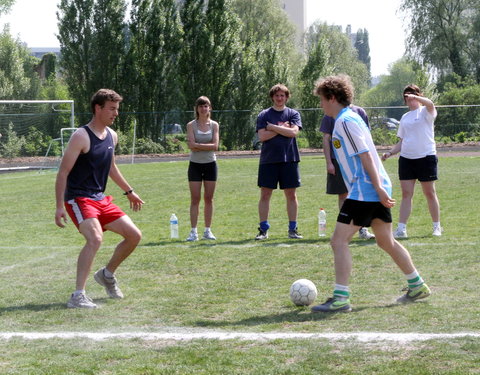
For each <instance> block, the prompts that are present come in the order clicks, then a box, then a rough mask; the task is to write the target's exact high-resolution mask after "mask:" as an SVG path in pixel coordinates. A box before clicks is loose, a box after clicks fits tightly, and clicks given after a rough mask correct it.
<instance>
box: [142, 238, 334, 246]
mask: <svg viewBox="0 0 480 375" xmlns="http://www.w3.org/2000/svg"><path fill="white" fill-rule="evenodd" d="M329 242H330V239H329V238H327V237H326V238H319V239H313V238H311V239H301V240H288V239H271V240H263V241H255V240H254V239H252V238H247V239H241V240H231V241H221V240H217V241H209V240H199V241H195V242H187V241H181V240H180V241H179V240H161V241H157V242H147V243H142V244H141V245H140V246H145V247H154V246H172V245H184V246H191V247H211V246H222V245H225V246H233V245H236V246H239V245H244V246H245V245H252V247H254V246H255V247H256V246H258V247H275V246H294V245H301V244H319V243H325V244H328V243H329Z"/></svg>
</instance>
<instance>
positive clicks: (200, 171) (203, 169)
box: [188, 161, 218, 181]
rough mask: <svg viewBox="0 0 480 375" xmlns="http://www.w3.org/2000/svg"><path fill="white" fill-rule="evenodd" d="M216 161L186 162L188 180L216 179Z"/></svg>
mask: <svg viewBox="0 0 480 375" xmlns="http://www.w3.org/2000/svg"><path fill="white" fill-rule="evenodd" d="M217 175H218V168H217V162H216V161H212V162H211V163H195V162H193V161H191V162H190V164H188V181H217Z"/></svg>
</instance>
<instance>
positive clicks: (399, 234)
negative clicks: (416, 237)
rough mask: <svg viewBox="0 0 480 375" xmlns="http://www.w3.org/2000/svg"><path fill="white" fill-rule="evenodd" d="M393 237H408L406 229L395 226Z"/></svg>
mask: <svg viewBox="0 0 480 375" xmlns="http://www.w3.org/2000/svg"><path fill="white" fill-rule="evenodd" d="M393 237H394V238H397V239H399V238H408V235H407V230H406V229H404V230H401V229H398V228H397V230H396V231H395V232H393Z"/></svg>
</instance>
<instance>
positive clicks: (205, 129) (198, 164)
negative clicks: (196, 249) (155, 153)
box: [187, 96, 219, 241]
mask: <svg viewBox="0 0 480 375" xmlns="http://www.w3.org/2000/svg"><path fill="white" fill-rule="evenodd" d="M194 109H195V120H193V121H190V122H189V123H188V124H187V141H188V147H189V148H190V151H191V152H190V163H189V165H188V185H189V187H190V198H191V200H190V224H191V226H192V229H191V231H190V234H189V236H188V238H187V241H197V240H198V233H197V224H198V215H199V210H200V199H201V196H202V185H203V188H204V194H203V200H204V218H205V231H204V232H203V239H206V240H216V238H215V236H214V235H213V233H212V231H211V229H210V228H211V225H212V218H213V194H214V193H215V186H216V183H217V162H216V155H215V151H216V150H218V144H219V134H218V128H219V126H218V123H217V122H216V121H213V120H212V119H211V118H210V113H211V110H212V105H211V103H210V100H209V99H208V98H207V97H206V96H201V97H199V98H198V99H197V100H196V102H195V107H194Z"/></svg>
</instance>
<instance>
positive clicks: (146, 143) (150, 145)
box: [135, 138, 165, 154]
mask: <svg viewBox="0 0 480 375" xmlns="http://www.w3.org/2000/svg"><path fill="white" fill-rule="evenodd" d="M164 152H165V150H164V148H163V146H162V145H161V144H159V143H155V142H153V141H152V140H151V139H149V138H139V139H137V142H136V144H135V153H136V154H162V153H164Z"/></svg>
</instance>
